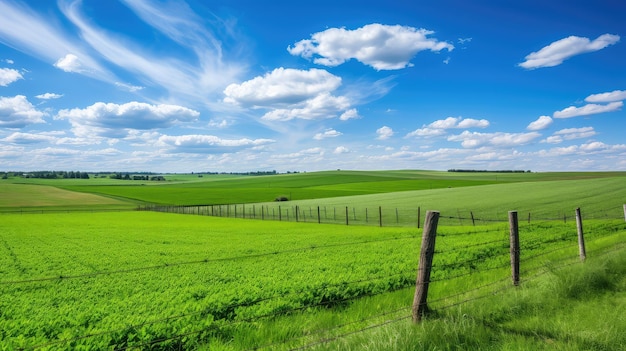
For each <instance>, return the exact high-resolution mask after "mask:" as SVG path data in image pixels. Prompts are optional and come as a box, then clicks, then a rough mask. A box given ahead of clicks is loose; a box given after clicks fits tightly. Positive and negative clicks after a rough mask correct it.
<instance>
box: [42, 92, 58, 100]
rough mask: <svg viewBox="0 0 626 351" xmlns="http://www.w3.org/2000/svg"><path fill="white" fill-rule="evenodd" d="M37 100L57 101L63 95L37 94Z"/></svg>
mask: <svg viewBox="0 0 626 351" xmlns="http://www.w3.org/2000/svg"><path fill="white" fill-rule="evenodd" d="M35 97H36V98H37V99H42V100H51V99H58V98H61V97H63V94H55V93H45V94H39V95H37V96H35Z"/></svg>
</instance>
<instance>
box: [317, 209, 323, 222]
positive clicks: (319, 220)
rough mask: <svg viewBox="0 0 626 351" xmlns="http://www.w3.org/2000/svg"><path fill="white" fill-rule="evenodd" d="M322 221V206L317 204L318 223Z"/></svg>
mask: <svg viewBox="0 0 626 351" xmlns="http://www.w3.org/2000/svg"><path fill="white" fill-rule="evenodd" d="M320 223H322V218H321V216H320V207H319V206H317V224H320Z"/></svg>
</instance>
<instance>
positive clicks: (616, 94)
mask: <svg viewBox="0 0 626 351" xmlns="http://www.w3.org/2000/svg"><path fill="white" fill-rule="evenodd" d="M620 100H626V90H613V91H611V92H608V93H601V94H592V95H589V96H587V97H586V98H585V101H586V102H613V101H620Z"/></svg>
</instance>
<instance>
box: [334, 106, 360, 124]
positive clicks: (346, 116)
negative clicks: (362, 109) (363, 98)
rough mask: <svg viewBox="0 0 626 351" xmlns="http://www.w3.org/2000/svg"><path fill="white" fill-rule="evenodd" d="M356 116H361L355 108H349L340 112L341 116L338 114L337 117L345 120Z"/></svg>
mask: <svg viewBox="0 0 626 351" xmlns="http://www.w3.org/2000/svg"><path fill="white" fill-rule="evenodd" d="M357 118H361V116H359V112H358V111H357V109H355V108H351V109H349V110H348V111H346V112H344V113H342V114H341V116H339V119H340V120H342V121H347V120H349V119H357Z"/></svg>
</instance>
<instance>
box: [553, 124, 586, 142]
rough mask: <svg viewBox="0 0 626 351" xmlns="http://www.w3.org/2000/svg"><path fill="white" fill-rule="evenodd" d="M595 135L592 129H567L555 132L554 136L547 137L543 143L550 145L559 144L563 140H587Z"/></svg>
mask: <svg viewBox="0 0 626 351" xmlns="http://www.w3.org/2000/svg"><path fill="white" fill-rule="evenodd" d="M596 134H597V133H596V131H595V130H594V129H593V127H583V128H567V129H561V130H559V131H557V132H555V133H554V135H551V136H549V137H548V138H546V140H545V141H546V142H547V143H550V144H559V143H561V142H563V141H564V140H574V139H583V138H589V137H592V136H594V135H596Z"/></svg>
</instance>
